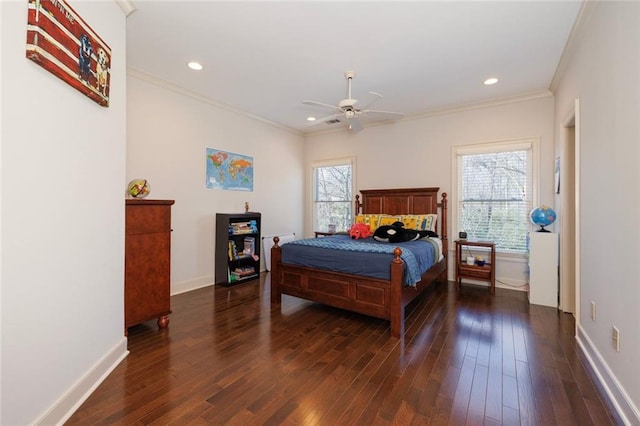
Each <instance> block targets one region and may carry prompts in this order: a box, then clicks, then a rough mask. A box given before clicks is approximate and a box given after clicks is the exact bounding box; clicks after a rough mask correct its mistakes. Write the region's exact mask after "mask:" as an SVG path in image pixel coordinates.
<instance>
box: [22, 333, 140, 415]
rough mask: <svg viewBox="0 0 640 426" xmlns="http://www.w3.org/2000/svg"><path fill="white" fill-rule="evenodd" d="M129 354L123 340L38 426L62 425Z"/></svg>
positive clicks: (124, 339) (77, 383)
mask: <svg viewBox="0 0 640 426" xmlns="http://www.w3.org/2000/svg"><path fill="white" fill-rule="evenodd" d="M128 354H129V351H128V350H127V338H126V337H124V336H122V339H121V340H120V341H119V342H118V343H117V344H116V345H115V346H114V347H113V348H112V349H111V350H110V351H109V352H107V353H106V354H105V355H104V356H103V357H102V359H100V360H99V361H98V362H97V363H96V364H95V365H94V366H93V368H91V369H90V370H89V371H88V372H87V373H86V374H85V375H84V376H82V377H81V378H80V379H78V381H76V383H75V384H74V385H73V386H71V388H70V389H69V390H68V391H67V393H65V394H64V395H63V396H62V397H61V398H60V399H59V400H58V401H57V402H56V403H55V404H54V405H53V407H51V408H50V409H49V410H48V411H47V412H46V413H45V414H44V415H43V416H42V417H40V419H38V420H37V421H36V422H35V424H36V425H62V424H64V422H66V421H67V420H68V419H69V417H71V415H72V414H73V413H75V411H76V410H77V409H78V408H79V407H80V405H82V403H83V402H84V401H86V400H87V398H89V395H91V394H92V393H93V391H94V390H96V388H97V387H98V386H99V385H100V383H102V382H103V381H104V379H106V378H107V376H108V375H109V374H110V373H111V372H112V371H113V370H114V369H115V368H116V367H117V366H118V364H120V362H122V360H123V359H125V358H126V356H127V355H128Z"/></svg>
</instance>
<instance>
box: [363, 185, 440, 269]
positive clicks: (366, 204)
mask: <svg viewBox="0 0 640 426" xmlns="http://www.w3.org/2000/svg"><path fill="white" fill-rule="evenodd" d="M438 191H440V188H398V189H362V190H360V193H361V194H362V202H361V201H360V195H358V194H356V214H360V213H363V214H364V213H366V214H381V213H383V214H390V215H402V214H430V213H435V214H438V215H439V217H438V226H437V227H438V229H439V231H440V232H438V234H439V235H440V238H441V239H442V246H443V247H448V238H447V218H448V216H447V193H446V192H443V193H442V200H441V201H440V202H438ZM438 208H439V209H440V211H438ZM444 251H445V253H443V254H444V255H445V256H446V250H444Z"/></svg>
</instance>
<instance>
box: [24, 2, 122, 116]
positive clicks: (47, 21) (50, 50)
mask: <svg viewBox="0 0 640 426" xmlns="http://www.w3.org/2000/svg"><path fill="white" fill-rule="evenodd" d="M26 57H27V58H28V59H30V60H32V61H33V62H35V63H37V64H38V65H40V66H41V67H43V68H44V69H46V70H47V71H49V72H50V73H52V74H53V75H55V76H56V77H58V78H60V79H61V80H63V81H64V82H66V83H67V84H69V85H70V86H71V87H73V88H74V89H76V90H78V91H79V92H81V93H82V94H84V95H86V96H87V97H89V98H90V99H92V100H93V101H95V102H96V103H97V104H99V105H101V106H104V107H108V106H109V91H110V86H111V70H110V66H111V48H110V47H109V46H108V45H107V44H106V43H105V42H104V40H102V38H101V37H100V36H99V35H98V34H97V33H96V32H95V31H94V30H93V29H92V28H91V27H90V26H89V25H88V24H87V23H86V22H85V21H84V20H83V19H82V17H80V16H79V15H78V13H77V12H76V11H75V10H73V8H72V7H71V6H69V4H68V3H67V2H66V1H65V0H29V3H28V14H27V46H26Z"/></svg>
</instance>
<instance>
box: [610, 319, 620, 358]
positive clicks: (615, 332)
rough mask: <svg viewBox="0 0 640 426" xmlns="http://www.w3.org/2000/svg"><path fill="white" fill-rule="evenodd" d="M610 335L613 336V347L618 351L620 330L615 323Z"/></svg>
mask: <svg viewBox="0 0 640 426" xmlns="http://www.w3.org/2000/svg"><path fill="white" fill-rule="evenodd" d="M611 337H612V338H613V347H614V348H615V350H616V352H620V330H618V328H617V327H616V326H615V325H614V326H613V333H612V335H611Z"/></svg>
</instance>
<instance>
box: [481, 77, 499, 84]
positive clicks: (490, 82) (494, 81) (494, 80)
mask: <svg viewBox="0 0 640 426" xmlns="http://www.w3.org/2000/svg"><path fill="white" fill-rule="evenodd" d="M497 82H498V79H497V78H495V77H491V78H488V79H486V80H485V81H484V85H485V86H491V85H493V84H496V83H497Z"/></svg>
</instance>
